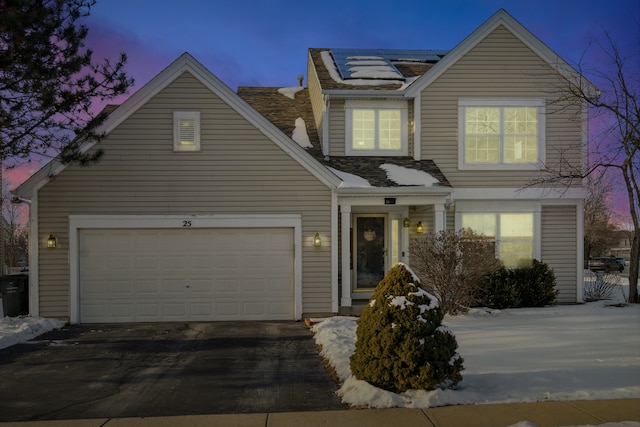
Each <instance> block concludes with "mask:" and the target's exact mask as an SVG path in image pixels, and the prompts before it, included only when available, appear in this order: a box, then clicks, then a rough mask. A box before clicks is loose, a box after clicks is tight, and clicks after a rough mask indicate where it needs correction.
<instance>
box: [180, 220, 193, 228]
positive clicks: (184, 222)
mask: <svg viewBox="0 0 640 427" xmlns="http://www.w3.org/2000/svg"><path fill="white" fill-rule="evenodd" d="M182 226H183V227H187V228H188V227H191V221H182Z"/></svg>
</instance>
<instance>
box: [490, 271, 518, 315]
mask: <svg viewBox="0 0 640 427" xmlns="http://www.w3.org/2000/svg"><path fill="white" fill-rule="evenodd" d="M512 272H513V270H511V269H509V268H506V267H501V268H500V269H499V270H498V271H496V272H495V273H493V274H490V275H488V276H486V277H485V278H484V279H483V280H482V282H481V284H480V290H481V291H480V301H481V305H484V306H486V307H490V308H495V309H498V310H502V309H505V308H511V307H520V302H521V300H520V294H519V292H518V287H517V286H516V283H515V281H514V280H513V277H512V275H513V274H512Z"/></svg>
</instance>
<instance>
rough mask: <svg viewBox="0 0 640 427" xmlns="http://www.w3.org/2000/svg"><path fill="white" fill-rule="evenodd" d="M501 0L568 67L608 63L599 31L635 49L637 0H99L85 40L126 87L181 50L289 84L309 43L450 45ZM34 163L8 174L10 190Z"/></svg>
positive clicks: (236, 80) (261, 81) (241, 80)
mask: <svg viewBox="0 0 640 427" xmlns="http://www.w3.org/2000/svg"><path fill="white" fill-rule="evenodd" d="M312 4H313V5H315V7H312V6H311V5H312ZM500 8H504V9H505V10H506V11H507V12H508V13H510V14H511V15H512V16H513V17H514V18H515V19H517V20H518V21H519V22H520V23H521V24H523V25H524V26H525V27H526V28H527V29H529V30H530V31H531V32H532V33H533V34H534V35H536V36H537V37H538V38H539V39H541V40H542V42H544V43H545V44H547V46H549V47H550V48H551V49H553V50H554V51H555V52H556V53H557V54H559V55H560V56H561V57H562V58H564V59H565V60H566V61H567V62H569V63H570V64H572V65H575V64H577V63H578V62H581V61H582V62H583V63H584V65H586V66H587V70H589V69H595V68H601V67H606V65H607V64H606V63H603V61H602V59H601V57H602V55H601V53H600V52H599V49H598V48H597V46H591V47H589V46H590V45H593V44H594V43H598V42H602V41H603V31H605V30H606V31H607V32H609V33H610V35H611V37H612V38H613V39H614V40H615V41H616V43H617V45H618V46H619V47H620V49H621V50H622V51H623V52H624V53H626V54H633V55H635V57H636V60H637V59H638V58H639V57H640V45H639V41H640V2H639V1H638V0H537V1H535V2H534V1H521V0H510V1H508V0H502V1H498V0H482V1H481V0H475V1H474V0H407V1H403V2H392V1H389V0H387V1H379V0H367V1H361V0H352V1H345V0H340V1H336V0H325V1H322V2H313V3H311V2H305V1H291V0H269V1H262V0H234V1H229V0H213V1H212V0H180V1H175V0H174V1H167V0H153V1H143V0H98V2H97V4H96V5H95V6H94V7H93V8H92V10H91V16H90V17H89V18H88V19H87V22H86V23H87V26H88V27H89V36H88V39H87V45H88V46H89V47H90V48H92V49H93V50H94V58H95V60H99V59H101V58H103V57H110V58H113V59H115V58H117V55H118V54H119V53H120V52H126V53H127V55H128V58H129V59H128V65H127V72H128V73H129V74H130V75H131V76H133V77H134V78H135V80H136V85H135V87H134V88H133V91H135V90H137V89H139V88H140V87H141V86H142V85H144V84H145V83H147V82H148V81H149V80H150V79H151V78H153V77H154V76H155V75H156V74H158V73H159V72H160V71H161V70H162V69H163V68H164V67H166V66H167V65H169V64H170V63H171V62H172V61H173V60H175V59H176V58H177V57H178V56H180V54H182V53H183V52H189V53H191V54H192V55H193V56H194V57H195V58H196V59H198V60H199V61H200V62H202V63H203V65H205V66H206V67H207V68H209V70H211V71H212V72H213V73H214V74H215V75H216V76H217V77H218V78H220V79H221V80H222V81H223V82H225V83H226V84H227V85H228V86H230V87H231V88H232V89H234V90H235V89H236V88H237V86H239V85H240V86H276V87H282V86H295V85H297V80H296V76H297V75H299V74H303V75H305V76H306V63H307V49H308V48H310V47H332V48H336V47H350V48H398V49H451V48H453V47H455V46H456V45H457V44H458V43H460V42H461V41H462V40H463V39H464V38H465V37H466V36H467V35H469V34H470V33H471V32H472V31H473V30H475V29H476V28H477V27H478V26H480V25H481V24H482V23H483V22H484V21H485V20H487V19H488V18H489V17H490V16H491V15H493V14H494V13H495V12H496V11H497V10H498V9H500ZM585 52H586V53H585ZM587 77H588V78H590V79H591V80H592V81H593V82H594V83H595V84H596V85H598V81H597V79H596V78H593V77H592V76H591V75H589V73H587ZM305 81H306V80H305ZM119 101H122V99H121V100H119ZM21 169H24V168H21ZM33 169H36V167H35V166H32V167H30V168H26V169H24V171H23V172H21V173H18V172H19V171H14V173H13V174H12V173H10V174H9V176H8V178H9V179H10V181H11V185H12V187H11V188H13V187H15V185H17V184H19V183H20V182H21V180H23V179H24V178H26V176H28V175H27V171H28V172H31V171H32V170H33ZM619 199H620V197H619V195H616V200H617V203H618V204H620V202H619Z"/></svg>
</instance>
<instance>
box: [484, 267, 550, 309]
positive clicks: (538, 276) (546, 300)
mask: <svg viewBox="0 0 640 427" xmlns="http://www.w3.org/2000/svg"><path fill="white" fill-rule="evenodd" d="M480 288H481V301H482V305H486V306H487V307H491V308H497V309H504V308H517V307H544V306H545V305H551V304H554V303H555V302H556V297H557V295H558V291H557V290H556V277H555V275H554V274H553V270H552V269H551V268H549V266H548V265H547V264H545V263H543V262H540V261H538V260H535V259H534V260H533V263H532V264H531V265H530V266H528V267H517V268H506V267H502V268H501V269H500V270H498V271H497V272H495V273H493V274H491V275H489V276H487V277H485V278H484V279H483V280H482V282H481V285H480Z"/></svg>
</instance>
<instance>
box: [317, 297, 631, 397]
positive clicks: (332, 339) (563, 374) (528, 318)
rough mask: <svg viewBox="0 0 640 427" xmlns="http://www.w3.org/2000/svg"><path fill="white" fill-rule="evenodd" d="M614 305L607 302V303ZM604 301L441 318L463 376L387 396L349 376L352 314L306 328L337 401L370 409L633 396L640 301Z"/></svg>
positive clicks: (354, 322)
mask: <svg viewBox="0 0 640 427" xmlns="http://www.w3.org/2000/svg"><path fill="white" fill-rule="evenodd" d="M614 302H615V301H614ZM611 303H612V302H611V301H598V302H591V303H587V304H581V305H560V306H552V307H544V308H520V309H508V310H490V309H472V310H471V311H470V312H469V313H467V314H464V315H458V316H446V317H445V320H444V324H445V325H446V326H448V327H449V329H451V330H452V331H453V333H454V334H455V336H456V339H457V342H458V346H459V348H458V352H459V353H460V355H461V356H462V357H463V358H464V367H465V370H464V371H463V373H462V374H463V380H462V382H461V383H459V384H458V386H457V387H456V389H455V390H447V389H445V390H440V389H438V390H434V391H421V390H409V391H407V392H405V393H400V394H396V393H391V392H388V391H385V390H382V389H379V388H376V387H374V386H372V385H370V384H368V383H367V382H365V381H361V380H358V379H356V378H354V377H353V376H352V375H351V370H350V368H349V356H350V355H351V354H352V353H353V350H354V348H355V341H356V335H355V333H356V328H357V319H356V318H353V317H334V318H329V319H326V320H323V321H322V322H320V323H318V324H316V325H314V326H313V331H314V332H315V340H316V342H317V343H318V344H320V345H321V346H322V352H321V355H322V356H323V357H325V358H327V359H328V360H329V363H330V364H331V365H332V366H333V367H334V368H335V370H336V372H337V374H338V377H339V378H340V382H341V383H342V385H341V387H340V389H339V390H338V394H339V395H340V396H341V398H342V401H343V402H344V403H348V404H351V405H353V406H358V407H370V408H389V407H407V408H427V407H435V406H445V405H460V404H482V403H514V402H536V401H545V400H554V401H560V400H596V399H616V398H637V397H638V396H640V340H638V335H637V328H638V324H640V305H627V306H623V307H616V306H612V305H611Z"/></svg>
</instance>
